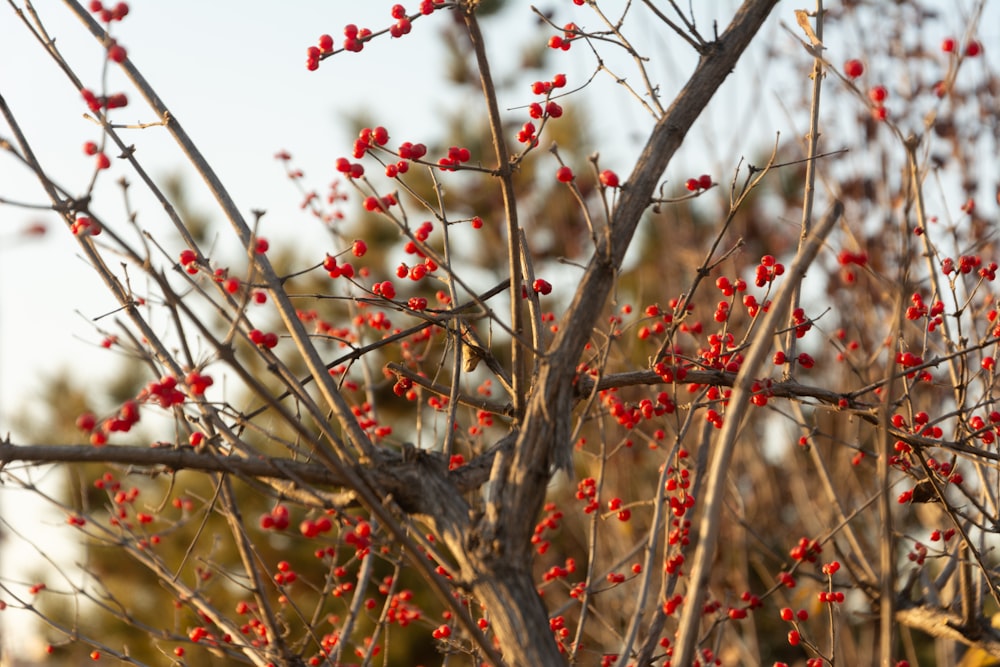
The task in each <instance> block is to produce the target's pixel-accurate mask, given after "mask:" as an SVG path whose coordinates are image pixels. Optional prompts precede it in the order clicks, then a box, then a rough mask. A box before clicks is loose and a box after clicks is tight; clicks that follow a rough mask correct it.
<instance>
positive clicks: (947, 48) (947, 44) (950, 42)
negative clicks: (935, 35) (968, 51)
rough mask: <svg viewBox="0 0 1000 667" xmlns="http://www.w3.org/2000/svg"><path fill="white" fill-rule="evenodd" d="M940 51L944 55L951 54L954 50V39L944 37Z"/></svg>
mask: <svg viewBox="0 0 1000 667" xmlns="http://www.w3.org/2000/svg"><path fill="white" fill-rule="evenodd" d="M941 50H942V51H944V52H945V53H951V52H953V51H954V50H955V39H954V38H952V37H945V38H944V39H943V40H941Z"/></svg>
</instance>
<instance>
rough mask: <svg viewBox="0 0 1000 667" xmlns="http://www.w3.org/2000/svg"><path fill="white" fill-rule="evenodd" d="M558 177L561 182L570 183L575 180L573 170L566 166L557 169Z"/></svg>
mask: <svg viewBox="0 0 1000 667" xmlns="http://www.w3.org/2000/svg"><path fill="white" fill-rule="evenodd" d="M556 179H557V180H558V181H559V182H560V183H569V182H570V181H572V180H573V170H572V169H570V168H569V167H565V166H564V167H559V169H557V170H556Z"/></svg>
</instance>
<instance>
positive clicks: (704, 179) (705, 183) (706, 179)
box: [684, 174, 712, 192]
mask: <svg viewBox="0 0 1000 667" xmlns="http://www.w3.org/2000/svg"><path fill="white" fill-rule="evenodd" d="M684 187H685V188H687V189H688V190H689V191H691V192H698V191H699V190H708V189H709V188H710V187H712V177H711V176H709V175H708V174H702V175H701V176H699V177H698V178H689V179H687V180H686V181H684Z"/></svg>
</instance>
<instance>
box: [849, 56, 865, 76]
mask: <svg viewBox="0 0 1000 667" xmlns="http://www.w3.org/2000/svg"><path fill="white" fill-rule="evenodd" d="M864 72H865V66H864V65H863V64H862V62H861V61H860V60H857V59H854V60H848V61H847V62H846V63H844V74H846V75H847V77H848V78H850V79H857V78H858V77H859V76H861V75H862V74H864Z"/></svg>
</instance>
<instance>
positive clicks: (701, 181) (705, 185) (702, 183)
mask: <svg viewBox="0 0 1000 667" xmlns="http://www.w3.org/2000/svg"><path fill="white" fill-rule="evenodd" d="M698 187H699V188H701V189H702V190H708V189H709V188H710V187H712V177H711V176H709V175H708V174H702V175H701V176H699V177H698Z"/></svg>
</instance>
